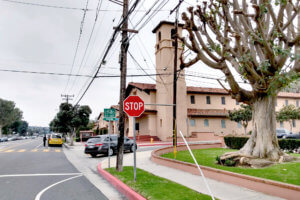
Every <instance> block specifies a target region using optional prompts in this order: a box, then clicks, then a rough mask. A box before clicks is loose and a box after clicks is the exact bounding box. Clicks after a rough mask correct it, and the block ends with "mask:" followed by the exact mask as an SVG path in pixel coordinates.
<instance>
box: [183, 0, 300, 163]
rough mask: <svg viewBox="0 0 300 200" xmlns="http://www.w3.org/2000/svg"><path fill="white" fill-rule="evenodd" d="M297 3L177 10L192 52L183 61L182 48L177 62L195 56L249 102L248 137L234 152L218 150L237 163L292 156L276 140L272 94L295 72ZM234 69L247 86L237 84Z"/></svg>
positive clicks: (298, 58)
mask: <svg viewBox="0 0 300 200" xmlns="http://www.w3.org/2000/svg"><path fill="white" fill-rule="evenodd" d="M299 4H300V3H299V1H297V0H291V1H287V0H275V1H272V0H259V1H257V0H254V1H251V3H250V1H246V0H243V1H235V0H218V1H213V0H211V1H208V2H207V1H205V2H203V3H201V5H199V6H198V7H197V8H196V9H194V8H193V7H190V8H189V9H188V14H187V13H183V14H182V19H183V20H184V22H185V24H184V29H185V30H187V32H188V38H180V39H181V40H182V42H183V44H184V46H185V47H187V48H188V49H189V50H191V51H192V52H193V55H194V57H192V58H191V59H190V60H188V61H185V60H184V58H183V53H182V56H181V65H180V68H181V69H184V68H187V67H189V66H191V65H193V64H195V63H196V62H198V61H200V60H201V61H202V62H203V63H204V64H206V65H207V66H209V67H211V68H213V69H216V70H219V71H221V72H223V73H224V75H225V77H226V80H225V81H226V83H227V84H228V85H229V87H230V88H229V89H227V88H226V87H225V85H224V83H222V82H221V81H219V83H220V85H221V86H222V87H223V88H224V89H226V90H227V91H228V92H229V93H230V94H231V96H232V98H234V99H236V100H237V101H238V102H243V103H245V104H248V105H251V106H252V108H253V110H252V111H253V113H252V114H253V117H252V121H253V130H252V134H251V137H250V138H249V140H248V141H247V143H246V144H245V145H244V147H243V148H241V149H240V150H239V152H237V153H233V152H232V153H228V154H224V155H223V156H221V158H222V159H235V160H237V162H239V163H240V164H241V163H242V164H249V163H251V162H252V161H254V162H255V159H256V158H261V159H265V160H266V162H267V160H268V161H279V160H280V161H281V160H283V161H288V160H291V159H293V158H292V157H290V156H288V155H286V154H284V153H283V152H282V151H281V150H280V148H279V145H278V141H277V137H276V132H275V130H276V119H275V100H276V95H277V94H278V92H279V90H280V89H282V88H284V87H286V86H287V85H289V84H290V83H291V82H292V81H295V80H297V79H299V77H300V73H299V72H300V64H299V62H300V55H299V54H300V53H299V51H300V49H299V40H300V33H299V29H298V32H297V30H296V28H295V27H297V24H296V23H295V19H297V18H298V27H300V14H299V9H300V8H299ZM182 52H185V51H182ZM234 74H238V75H239V77H240V79H242V80H243V82H245V83H248V84H249V85H250V86H251V88H252V90H246V89H244V88H243V87H241V86H240V84H239V82H238V80H239V79H237V78H236V77H234ZM241 158H242V159H241ZM256 161H257V160H256ZM250 165H251V164H250Z"/></svg>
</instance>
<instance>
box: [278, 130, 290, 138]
mask: <svg viewBox="0 0 300 200" xmlns="http://www.w3.org/2000/svg"><path fill="white" fill-rule="evenodd" d="M290 134H292V132H291V131H289V130H286V129H284V128H277V129H276V135H277V138H284V137H286V136H287V135H290Z"/></svg>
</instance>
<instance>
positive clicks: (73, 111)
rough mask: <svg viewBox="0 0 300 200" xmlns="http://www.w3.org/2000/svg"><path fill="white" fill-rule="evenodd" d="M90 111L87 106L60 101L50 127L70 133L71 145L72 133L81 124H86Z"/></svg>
mask: <svg viewBox="0 0 300 200" xmlns="http://www.w3.org/2000/svg"><path fill="white" fill-rule="evenodd" d="M91 113H92V111H91V109H90V107H89V106H79V105H77V106H74V107H73V106H72V105H71V104H68V103H62V104H60V106H59V111H58V113H57V114H56V116H55V118H54V119H53V120H52V121H51V122H50V129H51V130H52V131H56V132H61V133H64V134H68V133H71V135H70V137H71V145H73V137H74V133H76V130H77V129H79V128H80V127H81V126H84V127H85V126H87V124H88V123H89V117H90V114H91Z"/></svg>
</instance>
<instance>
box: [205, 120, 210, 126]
mask: <svg viewBox="0 0 300 200" xmlns="http://www.w3.org/2000/svg"><path fill="white" fill-rule="evenodd" d="M204 126H206V127H208V126H209V124H208V119H205V120H204Z"/></svg>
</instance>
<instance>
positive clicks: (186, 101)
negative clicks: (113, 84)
mask: <svg viewBox="0 0 300 200" xmlns="http://www.w3.org/2000/svg"><path fill="white" fill-rule="evenodd" d="M173 29H174V25H173V23H171V22H165V21H163V22H160V23H159V24H158V26H157V27H156V28H155V29H154V30H153V33H155V34H156V45H155V49H156V52H155V55H156V71H157V74H161V73H162V72H163V73H166V74H168V73H169V74H173V73H174V71H173V60H174V58H173V57H174V47H173V41H172V39H171V35H172V33H173ZM178 32H179V35H181V32H182V25H180V26H179V29H178ZM178 46H179V50H178V57H179V55H180V53H181V51H182V45H178ZM179 64H180V61H178V69H179ZM181 74H184V71H182V72H181ZM126 95H127V96H129V95H138V96H140V97H141V98H142V99H143V100H144V102H145V104H150V105H145V112H144V114H142V116H141V117H139V118H137V119H136V124H135V128H136V133H137V135H148V136H157V137H158V138H159V139H160V140H163V141H166V140H169V141H171V140H172V134H173V131H172V129H173V126H172V118H173V114H172V113H173V112H172V106H166V105H171V104H172V103H173V76H168V75H164V76H162V75H161V76H159V75H157V77H156V84H147V83H132V82H131V83H129V84H128V86H127V90H126ZM299 101H300V94H298V93H286V92H281V93H279V95H278V97H277V105H276V110H277V111H278V110H279V109H280V108H282V107H283V106H285V105H287V104H293V105H295V106H296V107H299ZM155 104H159V105H155ZM114 107H115V108H117V110H118V106H114ZM239 107H240V104H239V103H238V102H236V100H235V99H232V98H231V96H230V95H229V94H228V92H227V91H226V90H224V89H218V88H203V87H190V86H186V83H185V79H184V78H179V79H178V80H177V106H176V109H177V110H176V112H177V129H178V131H179V130H181V131H182V132H183V134H184V135H185V136H188V137H194V136H196V135H197V136H198V137H200V138H201V137H203V138H205V137H206V135H207V133H214V134H215V135H227V134H240V135H242V134H243V133H244V130H243V128H242V126H241V124H239V123H236V122H233V121H230V120H229V118H228V111H229V110H233V109H235V108H236V109H238V108H239ZM117 115H118V114H117ZM98 120H99V128H100V129H101V128H103V127H107V126H108V124H107V122H104V121H103V118H102V115H101V114H100V116H99V119H98ZM293 125H294V129H293V130H294V131H300V121H299V120H296V121H295V122H294V123H293ZM113 127H114V128H113V133H117V132H118V129H117V122H113ZM277 127H278V128H279V127H281V128H287V129H289V124H288V123H287V122H284V123H277ZM251 129H252V124H251V123H249V126H248V130H251ZM125 130H126V135H127V136H132V135H133V124H132V118H131V117H129V118H126V123H125Z"/></svg>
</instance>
